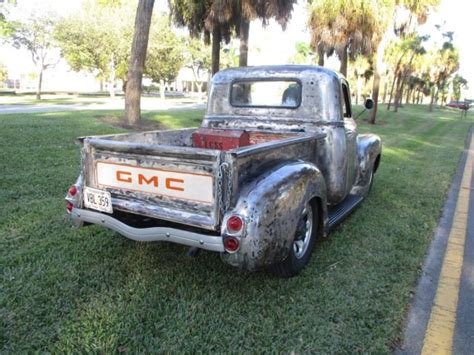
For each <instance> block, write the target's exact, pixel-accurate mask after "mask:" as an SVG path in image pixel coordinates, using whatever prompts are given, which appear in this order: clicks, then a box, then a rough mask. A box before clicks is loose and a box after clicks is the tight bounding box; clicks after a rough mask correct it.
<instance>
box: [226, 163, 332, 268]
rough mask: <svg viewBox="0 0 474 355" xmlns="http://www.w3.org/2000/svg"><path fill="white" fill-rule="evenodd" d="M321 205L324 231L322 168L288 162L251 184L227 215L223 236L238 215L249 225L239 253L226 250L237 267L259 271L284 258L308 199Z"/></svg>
mask: <svg viewBox="0 0 474 355" xmlns="http://www.w3.org/2000/svg"><path fill="white" fill-rule="evenodd" d="M309 201H314V202H315V203H318V204H319V212H320V216H319V218H320V221H318V223H319V224H320V229H319V230H320V232H321V233H324V230H325V229H326V228H325V227H326V225H327V207H326V184H325V181H324V177H323V175H322V174H321V172H320V171H319V169H318V168H317V167H316V166H315V165H313V164H310V163H305V162H301V161H293V162H285V163H283V164H281V165H279V166H277V167H275V168H273V169H272V170H271V171H268V172H266V173H264V174H262V175H261V176H260V177H258V178H257V179H254V180H253V181H252V182H251V183H249V184H247V185H246V186H245V187H244V188H243V189H242V190H241V193H240V196H239V199H238V201H237V203H236V206H235V208H234V209H233V210H232V211H229V212H228V213H227V214H226V216H225V217H224V223H223V224H222V231H221V232H222V235H223V236H224V237H225V236H226V235H229V234H230V233H228V231H227V229H226V223H225V221H226V220H227V218H228V217H229V216H230V215H233V214H237V215H239V216H241V217H242V218H243V219H244V222H245V226H244V230H243V232H242V234H241V237H240V248H239V250H238V251H237V252H235V253H232V254H229V253H223V254H222V258H223V260H224V261H225V262H226V263H228V264H231V265H233V266H237V267H240V268H243V269H247V270H255V269H259V268H263V267H266V266H269V265H272V264H274V263H276V262H279V261H282V260H284V259H285V258H286V257H287V256H288V252H289V250H290V248H291V247H292V242H293V238H294V235H295V232H296V225H297V223H298V220H299V217H300V215H301V212H302V209H303V208H304V206H305V205H306V203H307V202H309Z"/></svg>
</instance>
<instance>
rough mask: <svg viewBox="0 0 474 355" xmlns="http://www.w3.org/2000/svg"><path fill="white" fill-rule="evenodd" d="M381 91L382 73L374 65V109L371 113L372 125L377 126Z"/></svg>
mask: <svg viewBox="0 0 474 355" xmlns="http://www.w3.org/2000/svg"><path fill="white" fill-rule="evenodd" d="M379 91H380V73H379V71H378V68H377V65H376V64H374V83H373V85H372V100H374V107H373V109H372V112H371V113H370V120H369V122H370V123H371V124H375V119H376V117H377V109H378V101H379Z"/></svg>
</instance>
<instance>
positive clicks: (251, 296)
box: [0, 107, 473, 353]
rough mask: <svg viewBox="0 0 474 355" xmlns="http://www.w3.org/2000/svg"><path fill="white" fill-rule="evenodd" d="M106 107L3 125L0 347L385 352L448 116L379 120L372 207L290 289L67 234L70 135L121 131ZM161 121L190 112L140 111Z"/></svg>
mask: <svg viewBox="0 0 474 355" xmlns="http://www.w3.org/2000/svg"><path fill="white" fill-rule="evenodd" d="M101 115H110V113H108V112H67V113H39V114H28V115H24V114H18V115H0V147H1V149H0V352H2V353H8V352H10V353H19V352H44V351H49V352H101V353H104V352H106V353H109V352H116V351H119V352H124V351H129V352H133V353H136V352H145V351H147V352H151V351H153V352H156V351H177V350H184V351H189V352H191V351H205V352H215V351H219V352H228V351H253V352H259V351H262V350H274V351H282V352H285V353H289V352H291V351H296V352H308V351H318V352H323V353H328V352H330V353H354V352H372V353H388V352H390V351H391V349H392V347H393V346H394V345H395V344H397V342H398V341H399V337H400V334H401V329H402V324H403V318H404V315H405V313H406V310H407V306H408V303H409V301H410V294H411V292H412V291H413V288H414V283H415V280H416V278H417V276H418V274H419V271H420V266H421V264H422V261H423V258H424V254H425V251H426V248H427V245H428V243H429V240H430V236H431V233H432V231H433V229H434V228H435V226H436V223H437V220H438V218H439V216H440V212H441V208H442V205H443V201H444V198H445V194H446V191H447V189H448V187H449V184H450V182H451V179H452V176H453V173H454V172H455V170H456V167H457V164H458V160H459V157H460V153H461V151H462V149H463V145H464V140H465V137H466V134H467V132H468V129H469V126H470V124H471V123H472V122H473V120H472V115H471V117H470V118H469V119H467V120H466V119H465V120H461V119H459V116H458V114H457V113H453V112H452V111H448V110H436V111H435V112H434V113H432V114H429V113H428V112H427V111H426V107H406V108H404V109H402V110H401V111H400V112H399V113H398V114H394V113H386V111H384V110H381V115H382V118H381V119H380V121H379V123H380V124H378V125H376V126H370V125H368V124H363V123H361V124H360V126H359V127H360V130H361V131H362V132H374V133H377V134H380V135H381V136H382V139H383V141H384V150H383V157H382V162H381V165H380V169H379V171H378V173H377V174H376V178H375V183H374V187H373V190H372V192H371V194H370V196H369V198H368V199H367V200H366V201H365V202H364V203H363V204H362V205H361V207H360V208H358V209H357V210H356V211H355V212H354V213H353V214H352V215H351V216H350V217H349V218H348V219H347V220H346V221H345V222H344V223H343V224H342V225H341V226H340V227H339V228H338V229H337V230H336V231H334V233H332V234H331V236H330V238H329V239H327V240H325V241H323V242H321V243H319V244H318V248H317V250H316V251H315V253H314V254H313V258H312V260H311V262H310V264H309V266H308V268H307V269H306V270H305V271H304V272H303V274H301V275H300V276H299V277H296V278H293V279H290V280H281V279H276V278H273V277H272V276H270V275H268V274H267V273H265V272H257V273H246V272H240V271H238V270H235V269H233V268H231V267H229V266H226V265H224V264H223V263H222V262H221V261H220V259H219V255H217V254H214V253H210V252H202V253H201V254H200V255H199V256H198V257H197V258H195V259H192V258H189V257H187V256H186V255H185V253H186V250H187V249H186V248H185V247H182V246H179V245H173V244H168V243H150V244H141V243H136V242H132V241H129V240H127V239H125V238H122V237H120V236H118V235H116V234H115V233H113V232H111V231H109V230H106V229H103V228H100V227H98V226H92V227H87V228H83V229H79V230H74V229H71V228H70V227H69V224H68V219H67V217H66V214H65V203H64V200H63V198H64V195H65V191H66V189H67V188H68V187H69V186H70V184H71V183H73V182H74V181H75V179H76V177H77V175H78V172H79V147H78V146H76V145H74V144H73V140H74V138H75V137H77V136H81V135H91V134H106V133H113V132H119V131H122V130H121V129H118V128H114V127H111V126H108V125H106V124H104V123H101V122H102V121H100V120H99V119H98V118H100V116H101ZM147 117H148V118H149V119H153V120H157V121H161V122H162V123H163V124H165V125H168V126H170V127H177V126H186V125H190V124H191V125H192V124H196V123H198V120H199V119H200V117H202V111H197V112H180V113H175V114H168V113H166V114H158V113H150V114H148V116H147Z"/></svg>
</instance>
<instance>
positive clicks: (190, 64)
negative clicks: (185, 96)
mask: <svg viewBox="0 0 474 355" xmlns="http://www.w3.org/2000/svg"><path fill="white" fill-rule="evenodd" d="M184 60H185V66H186V67H187V68H189V69H191V71H192V73H193V77H194V84H195V85H196V86H197V88H198V91H199V93H201V92H202V85H203V84H202V82H201V81H199V78H201V77H202V75H203V74H204V73H209V72H210V69H211V51H210V48H209V46H206V45H202V43H201V41H199V40H198V39H196V38H192V37H189V38H187V39H186V42H185V52H184Z"/></svg>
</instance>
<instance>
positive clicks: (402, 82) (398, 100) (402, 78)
mask: <svg viewBox="0 0 474 355" xmlns="http://www.w3.org/2000/svg"><path fill="white" fill-rule="evenodd" d="M405 78H406V76H404V75H402V74H401V73H400V76H399V77H398V85H397V91H396V93H395V102H394V107H393V112H398V108H399V107H401V106H402V97H403V87H404V85H405Z"/></svg>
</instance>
